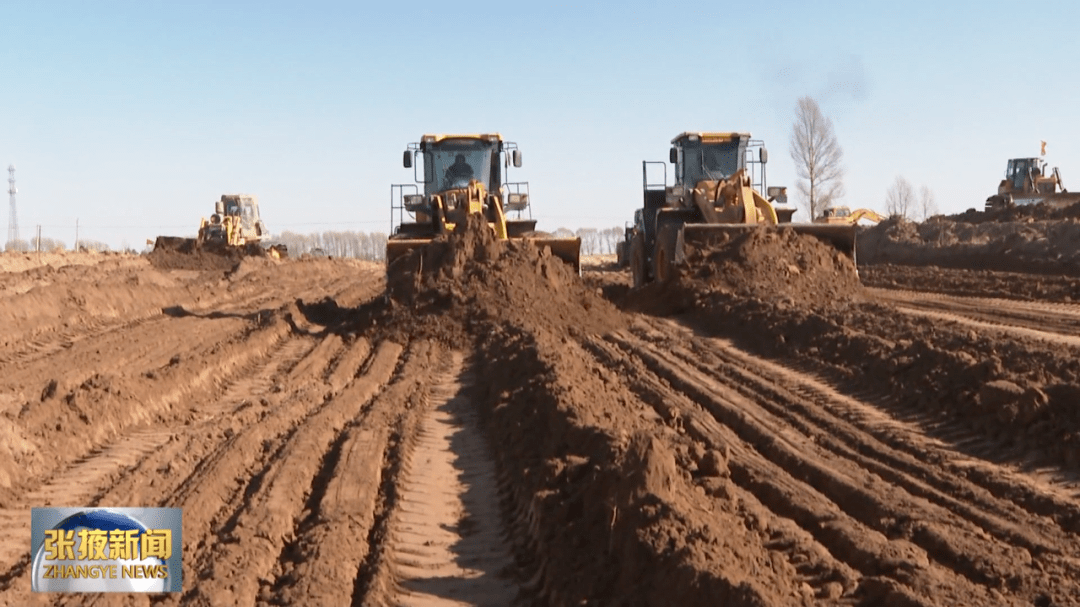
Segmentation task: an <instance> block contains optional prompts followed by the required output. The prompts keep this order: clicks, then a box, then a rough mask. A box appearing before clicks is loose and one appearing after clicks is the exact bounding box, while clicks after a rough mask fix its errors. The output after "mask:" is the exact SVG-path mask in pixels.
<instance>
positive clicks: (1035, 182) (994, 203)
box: [986, 157, 1080, 212]
mask: <svg viewBox="0 0 1080 607" xmlns="http://www.w3.org/2000/svg"><path fill="white" fill-rule="evenodd" d="M1040 202H1042V203H1045V204H1047V205H1050V206H1052V207H1056V208H1064V207H1067V206H1070V205H1073V204H1076V203H1077V202H1080V193H1076V192H1069V191H1068V190H1066V189H1065V186H1064V184H1062V182H1061V172H1060V171H1058V168H1057V167H1054V168H1053V169H1050V168H1049V167H1048V166H1047V165H1046V161H1045V160H1043V159H1042V158H1038V157H1036V158H1012V159H1010V160H1009V163H1008V165H1007V166H1006V167H1005V179H1002V180H1001V183H999V184H998V191H997V194H995V195H993V196H991V197H989V198H987V199H986V211H987V212H990V211H996V210H998V209H1006V208H1011V207H1012V206H1014V205H1018V204H1038V203H1040Z"/></svg>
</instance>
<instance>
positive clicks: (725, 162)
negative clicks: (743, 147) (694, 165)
mask: <svg viewBox="0 0 1080 607" xmlns="http://www.w3.org/2000/svg"><path fill="white" fill-rule="evenodd" d="M701 151H702V159H701V161H702V164H703V165H704V168H705V175H706V176H707V177H708V178H709V179H725V178H727V177H731V176H732V175H734V174H735V171H738V170H739V156H740V150H739V144H738V143H736V142H734V141H732V142H726V143H716V144H710V145H705V146H702V148H701Z"/></svg>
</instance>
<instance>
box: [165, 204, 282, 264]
mask: <svg viewBox="0 0 1080 607" xmlns="http://www.w3.org/2000/svg"><path fill="white" fill-rule="evenodd" d="M269 236H270V232H269V231H268V230H267V229H266V224H265V223H263V221H262V219H261V218H260V217H259V201H258V198H257V197H256V196H254V195H252V194H222V195H221V199H220V200H218V201H216V202H215V203H214V214H213V215H211V216H210V219H206V218H205V217H204V218H202V219H201V220H200V221H199V233H198V236H196V237H195V238H184V237H177V236H158V237H157V240H156V241H155V242H154V250H155V251H160V250H171V251H180V252H183V253H190V252H193V251H195V250H197V249H198V250H207V251H214V252H227V251H245V252H249V253H259V254H261V253H262V252H263V245H264V244H266V242H267V239H268V238H269ZM267 252H268V253H269V255H270V256H271V257H274V258H283V257H288V248H287V247H286V246H285V245H284V244H273V245H269V246H268V247H267Z"/></svg>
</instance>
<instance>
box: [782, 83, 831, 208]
mask: <svg viewBox="0 0 1080 607" xmlns="http://www.w3.org/2000/svg"><path fill="white" fill-rule="evenodd" d="M791 159H792V160H794V161H795V175H796V177H797V179H796V180H795V189H796V190H798V192H799V194H801V195H802V198H803V200H804V205H805V207H806V210H807V212H809V214H810V219H814V218H816V217H818V216H820V215H821V212H822V211H824V210H825V209H826V208H827V207H829V206H830V205H832V203H833V202H834V201H836V200H839V199H840V198H842V197H843V196H844V167H843V164H842V162H843V160H844V150H843V149H842V148H841V147H840V144H839V142H837V140H836V132H835V131H834V130H833V123H832V120H831V119H829V118H826V117H825V116H824V115H823V114H822V113H821V108H820V107H818V104H817V101H814V98H813V97H800V98H799V101H798V102H797V103H796V104H795V124H793V125H792V127H791Z"/></svg>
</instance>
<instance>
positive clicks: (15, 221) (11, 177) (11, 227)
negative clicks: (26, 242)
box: [7, 165, 19, 246]
mask: <svg viewBox="0 0 1080 607" xmlns="http://www.w3.org/2000/svg"><path fill="white" fill-rule="evenodd" d="M18 191H19V190H18V188H16V187H15V165H11V166H9V167H8V194H9V195H10V196H11V198H10V199H9V200H11V214H10V215H8V238H7V241H8V243H10V245H11V246H15V242H16V241H18V240H19V215H18V213H16V212H15V194H16V193H17V192H18Z"/></svg>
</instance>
